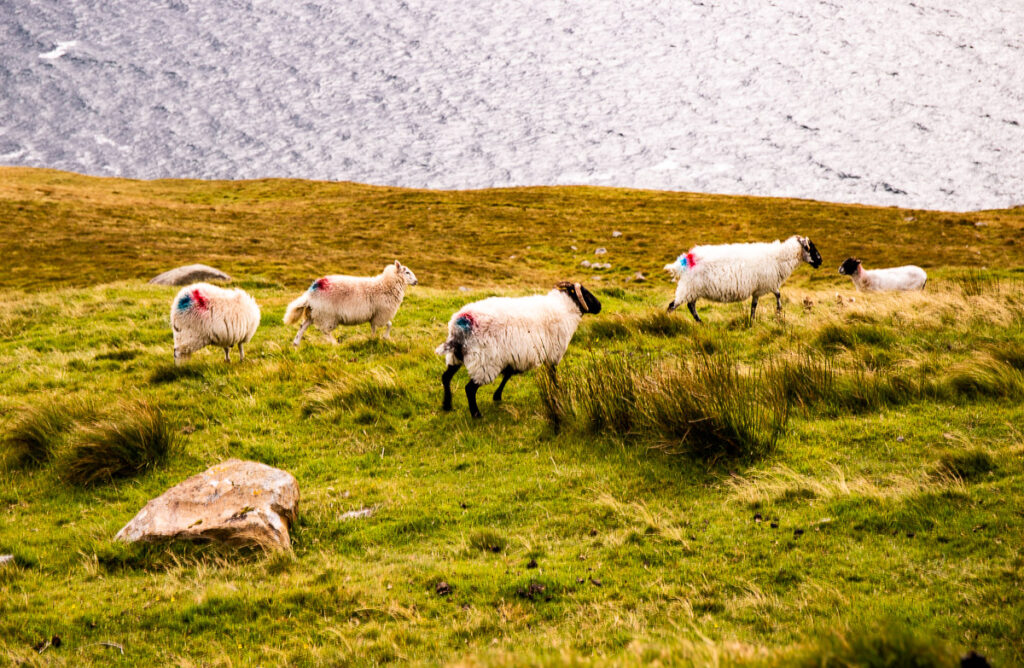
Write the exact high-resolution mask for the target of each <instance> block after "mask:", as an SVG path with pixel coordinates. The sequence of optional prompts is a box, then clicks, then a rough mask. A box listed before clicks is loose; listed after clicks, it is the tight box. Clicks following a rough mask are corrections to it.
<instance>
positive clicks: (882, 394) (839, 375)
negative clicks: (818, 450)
mask: <svg viewBox="0 0 1024 668" xmlns="http://www.w3.org/2000/svg"><path fill="white" fill-rule="evenodd" d="M767 378H768V382H771V383H774V384H777V385H778V391H779V392H782V393H783V394H784V395H785V396H786V397H787V399H788V400H789V401H790V402H791V403H792V404H793V405H796V406H800V407H802V408H804V409H808V410H814V411H818V412H821V413H824V414H827V415H839V414H841V413H848V412H849V413H858V412H863V411H868V410H876V409H878V408H881V407H883V406H888V405H901V404H905V403H908V402H910V401H913V400H914V399H917V398H918V397H919V396H920V383H918V382H917V381H916V380H914V379H912V378H910V377H908V376H900V375H897V374H896V373H894V372H890V371H881V370H876V371H869V370H866V369H863V368H859V367H858V368H853V369H849V370H845V371H841V370H839V369H837V368H836V365H835V362H834V360H832V359H831V358H829V357H826V356H823V355H818V354H815V353H813V352H810V351H807V352H805V353H803V354H802V355H798V356H795V357H790V358H783V359H777V360H774V361H773V362H771V363H770V364H769V366H768V373H767Z"/></svg>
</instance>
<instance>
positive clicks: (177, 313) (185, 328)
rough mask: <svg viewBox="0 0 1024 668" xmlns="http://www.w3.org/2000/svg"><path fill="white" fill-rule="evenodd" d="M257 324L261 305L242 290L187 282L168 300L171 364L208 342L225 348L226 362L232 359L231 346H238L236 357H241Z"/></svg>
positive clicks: (243, 356)
mask: <svg viewBox="0 0 1024 668" xmlns="http://www.w3.org/2000/svg"><path fill="white" fill-rule="evenodd" d="M259 326H260V307H259V306H257V305H256V300H255V299H253V298H252V297H250V296H249V294H248V293H246V292H245V290H241V289H239V288H235V289H226V288H221V287H217V286H216V285H210V284H209V283H193V284H192V285H187V286H185V287H183V288H182V289H181V290H179V291H178V294H177V296H175V298H174V301H172V302H171V329H172V330H174V363H175V364H181V363H182V362H184V361H187V360H188V359H189V358H190V357H191V356H192V353H194V352H196V351H197V350H199V349H200V348H204V347H206V346H211V345H212V346H219V347H221V348H223V349H224V361H225V362H230V361H231V352H230V351H231V347H232V346H238V359H239V360H240V361H241V360H244V359H245V350H244V349H243V347H242V346H244V345H245V344H246V343H249V341H251V340H252V337H253V334H255V333H256V328H257V327H259Z"/></svg>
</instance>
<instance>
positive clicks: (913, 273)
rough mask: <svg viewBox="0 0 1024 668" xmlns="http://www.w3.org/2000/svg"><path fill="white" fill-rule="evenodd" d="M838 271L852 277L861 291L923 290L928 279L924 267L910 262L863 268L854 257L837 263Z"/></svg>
mask: <svg viewBox="0 0 1024 668" xmlns="http://www.w3.org/2000/svg"><path fill="white" fill-rule="evenodd" d="M839 273H840V274H843V275H844V276H849V277H850V278H851V279H853V284H854V285H856V286H857V289H858V290H860V291H862V292H875V291H881V290H923V289H924V284H925V282H926V281H927V280H928V274H926V273H924V269H922V268H921V267H918V266H915V265H912V264H908V265H905V266H903V267H892V268H891V269H865V268H864V267H863V265H861V263H860V260H859V259H857V258H855V257H848V258H846V260H845V261H844V262H843V263H842V264H841V265H839Z"/></svg>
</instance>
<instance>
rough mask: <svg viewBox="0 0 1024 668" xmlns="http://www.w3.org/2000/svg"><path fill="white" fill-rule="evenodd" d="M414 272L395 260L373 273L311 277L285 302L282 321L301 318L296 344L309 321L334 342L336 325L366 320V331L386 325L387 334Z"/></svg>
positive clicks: (291, 321) (293, 343)
mask: <svg viewBox="0 0 1024 668" xmlns="http://www.w3.org/2000/svg"><path fill="white" fill-rule="evenodd" d="M417 283H418V281H417V280H416V274H414V273H412V270H410V269H409V268H408V267H406V266H404V265H402V263H400V262H399V261H398V260H395V263H394V264H389V265H388V266H386V267H385V268H384V271H382V272H381V273H380V274H378V275H376V276H370V277H363V276H324V277H322V278H318V279H316V280H315V281H313V284H312V285H310V286H309V289H308V290H306V291H305V292H304V293H302V295H301V296H300V297H299V298H298V299H296V300H295V301H293V302H292V303H291V304H288V309H287V310H286V311H285V314H284V322H285V324H286V325H291V324H294V323H296V322H298V321H299V320H300V319H301V318H303V317H304V318H305V320H304V321H303V323H302V326H301V327H299V332H298V334H296V335H295V339H294V340H293V341H292V345H293V346H295V347H296V348H298V347H299V344H300V343H301V342H302V335H303V334H305V333H306V328H307V327H309V326H310V325H311V324H312V325H316V327H317V329H319V330H320V331H321V332H323V333H324V334H325V335H326V336H327V339H328V340H329V341H330V342H331V343H332V344H337V343H338V340H337V339H335V338H334V335H333V334H332V332H333V331H334V329H335V328H336V327H337V326H338V325H361V324H363V323H365V322H368V323H370V333H371V334H373V335H376V333H377V328H378V327H385V326H386V327H387V329H386V330H385V331H384V338H385V339H387V338H390V336H391V320H392V318H394V317H395V314H396V313H398V307H399V306H401V305H402V300H403V299H405V287H406V286H407V285H416V284H417Z"/></svg>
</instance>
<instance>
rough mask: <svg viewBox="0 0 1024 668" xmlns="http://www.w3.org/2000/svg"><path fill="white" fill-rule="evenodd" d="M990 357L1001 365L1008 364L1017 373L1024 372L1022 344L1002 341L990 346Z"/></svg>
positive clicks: (1023, 345)
mask: <svg viewBox="0 0 1024 668" xmlns="http://www.w3.org/2000/svg"><path fill="white" fill-rule="evenodd" d="M992 357H994V358H995V359H997V360H999V361H1000V362H1002V363H1003V364H1009V365H1010V366H1012V367H1013V368H1014V369H1016V370H1017V371H1024V342H1021V341H1002V342H1000V343H997V344H995V345H993V346H992Z"/></svg>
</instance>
